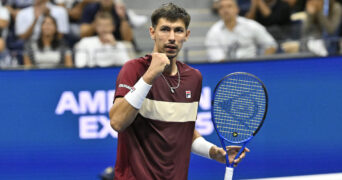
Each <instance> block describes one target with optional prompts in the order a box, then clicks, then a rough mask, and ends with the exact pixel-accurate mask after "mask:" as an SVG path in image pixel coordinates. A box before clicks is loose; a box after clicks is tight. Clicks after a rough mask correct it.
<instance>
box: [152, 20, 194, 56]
mask: <svg viewBox="0 0 342 180" xmlns="http://www.w3.org/2000/svg"><path fill="white" fill-rule="evenodd" d="M189 35H190V30H187V29H186V28H185V24H184V22H183V21H182V20H181V19H178V20H177V21H175V22H171V21H168V20H167V19H166V18H160V19H159V21H158V24H157V25H156V27H155V28H153V27H150V36H151V38H152V39H153V40H154V41H155V42H154V51H157V52H158V53H165V54H166V56H167V57H168V58H169V59H170V60H171V59H173V58H175V57H176V56H177V55H178V53H179V51H180V50H181V49H182V46H183V43H184V41H186V40H187V39H188V37H189Z"/></svg>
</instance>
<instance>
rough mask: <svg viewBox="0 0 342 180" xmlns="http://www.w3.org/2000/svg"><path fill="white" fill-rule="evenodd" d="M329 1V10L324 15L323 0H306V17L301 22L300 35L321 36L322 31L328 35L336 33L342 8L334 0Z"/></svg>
mask: <svg viewBox="0 0 342 180" xmlns="http://www.w3.org/2000/svg"><path fill="white" fill-rule="evenodd" d="M329 2H330V4H329V12H328V14H327V15H324V12H323V5H324V0H307V2H306V8H305V12H306V14H307V19H306V20H305V21H304V24H303V32H302V37H304V38H308V37H314V38H322V35H323V32H326V33H328V34H329V35H334V34H336V33H338V32H337V31H338V30H339V25H340V23H341V16H342V8H341V5H340V4H339V3H337V2H335V0H330V1H329Z"/></svg>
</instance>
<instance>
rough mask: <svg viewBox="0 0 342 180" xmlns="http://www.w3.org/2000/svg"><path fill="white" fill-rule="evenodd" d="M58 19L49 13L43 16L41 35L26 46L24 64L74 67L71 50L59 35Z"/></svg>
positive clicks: (45, 66) (46, 66)
mask: <svg viewBox="0 0 342 180" xmlns="http://www.w3.org/2000/svg"><path fill="white" fill-rule="evenodd" d="M57 29H58V26H57V23H56V20H55V19H54V18H53V17H52V16H50V15H47V16H45V17H44V18H43V22H42V25H41V35H40V37H39V39H38V40H37V41H34V40H31V41H29V42H28V43H27V44H26V46H25V52H24V65H25V66H28V67H30V66H32V65H35V66H37V67H43V68H51V67H58V66H66V67H72V66H73V63H72V58H71V51H70V50H69V49H68V48H67V47H66V46H65V45H64V44H63V43H62V41H61V40H60V39H59V37H58V31H57Z"/></svg>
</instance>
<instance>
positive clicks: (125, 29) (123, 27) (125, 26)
mask: <svg viewBox="0 0 342 180" xmlns="http://www.w3.org/2000/svg"><path fill="white" fill-rule="evenodd" d="M120 33H121V36H122V40H125V41H132V39H133V32H132V28H131V26H130V25H129V23H128V21H127V19H121V24H120Z"/></svg>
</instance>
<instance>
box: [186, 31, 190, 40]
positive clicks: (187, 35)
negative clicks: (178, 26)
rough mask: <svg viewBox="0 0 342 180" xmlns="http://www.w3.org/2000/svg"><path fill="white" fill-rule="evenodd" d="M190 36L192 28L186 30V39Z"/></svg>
mask: <svg viewBox="0 0 342 180" xmlns="http://www.w3.org/2000/svg"><path fill="white" fill-rule="evenodd" d="M189 36H190V30H186V36H185V41H187V40H188V39H189Z"/></svg>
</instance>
